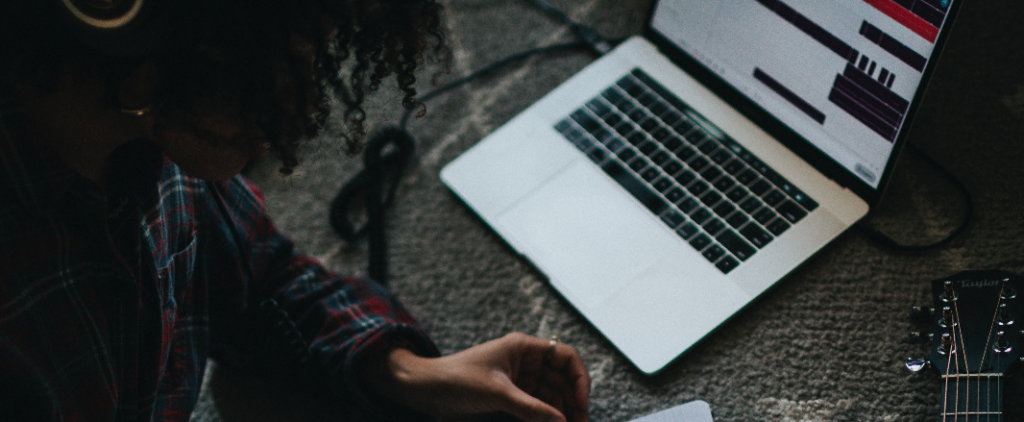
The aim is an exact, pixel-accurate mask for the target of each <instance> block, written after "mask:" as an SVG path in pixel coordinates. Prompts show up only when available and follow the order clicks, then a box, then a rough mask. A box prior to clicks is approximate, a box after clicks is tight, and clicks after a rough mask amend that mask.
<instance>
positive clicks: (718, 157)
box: [711, 148, 732, 164]
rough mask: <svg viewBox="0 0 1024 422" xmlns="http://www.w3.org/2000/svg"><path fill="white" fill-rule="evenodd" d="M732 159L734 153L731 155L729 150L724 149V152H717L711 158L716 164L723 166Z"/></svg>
mask: <svg viewBox="0 0 1024 422" xmlns="http://www.w3.org/2000/svg"><path fill="white" fill-rule="evenodd" d="M730 158H732V153H730V152H729V150H727V149H725V148H723V149H722V150H720V151H718V152H716V153H715V154H714V155H712V156H711V161H714V162H715V163H716V164H723V163H725V162H726V161H728V160H729V159H730Z"/></svg>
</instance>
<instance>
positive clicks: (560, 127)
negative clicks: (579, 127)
mask: <svg viewBox="0 0 1024 422" xmlns="http://www.w3.org/2000/svg"><path fill="white" fill-rule="evenodd" d="M569 129H572V123H569V121H568V120H562V121H560V122H558V123H557V124H555V130H557V131H558V133H561V134H563V135H565V133H566V132H568V131H569Z"/></svg>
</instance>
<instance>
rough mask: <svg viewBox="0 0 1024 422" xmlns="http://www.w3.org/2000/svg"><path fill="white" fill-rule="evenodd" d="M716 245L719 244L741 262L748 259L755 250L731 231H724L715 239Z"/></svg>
mask: <svg viewBox="0 0 1024 422" xmlns="http://www.w3.org/2000/svg"><path fill="white" fill-rule="evenodd" d="M716 240H718V243H721V244H722V246H724V247H725V248H726V249H728V250H729V252H731V253H732V254H733V255H735V256H736V257H737V258H739V259H740V260H741V261H746V260H748V259H750V257H751V256H753V255H754V253H756V252H757V249H754V248H753V247H752V246H750V244H748V243H747V242H746V241H744V240H743V239H742V238H741V237H739V236H738V235H737V234H736V232H734V231H732V230H726V231H724V232H722V233H721V234H719V235H718V237H717V238H716Z"/></svg>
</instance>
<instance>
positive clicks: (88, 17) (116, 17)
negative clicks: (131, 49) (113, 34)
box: [62, 0, 144, 29]
mask: <svg viewBox="0 0 1024 422" xmlns="http://www.w3.org/2000/svg"><path fill="white" fill-rule="evenodd" d="M102 1H103V0H63V2H62V3H63V4H64V7H65V8H67V10H68V11H69V12H71V14H72V15H73V16H74V17H75V18H77V19H78V20H79V21H80V22H82V23H84V24H86V25H89V26H91V27H93V28H98V29H117V28H121V27H124V26H126V25H128V24H130V23H131V22H132V20H134V19H135V18H137V17H138V16H139V11H140V10H142V5H143V3H144V0H128V1H122V2H117V1H116V0H113V1H109V4H100V2H102ZM104 3H106V2H104Z"/></svg>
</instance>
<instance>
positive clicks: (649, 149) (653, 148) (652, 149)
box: [636, 141, 659, 157]
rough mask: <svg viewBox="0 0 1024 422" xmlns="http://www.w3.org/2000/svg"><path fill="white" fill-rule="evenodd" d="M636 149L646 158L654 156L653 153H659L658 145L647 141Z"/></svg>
mask: <svg viewBox="0 0 1024 422" xmlns="http://www.w3.org/2000/svg"><path fill="white" fill-rule="evenodd" d="M636 149H638V150H640V152H642V153H644V155H646V156H648V157H650V156H652V155H654V153H656V152H658V151H659V149H658V144H656V143H654V142H651V141H647V142H644V143H642V144H640V145H639V146H637V147H636Z"/></svg>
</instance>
